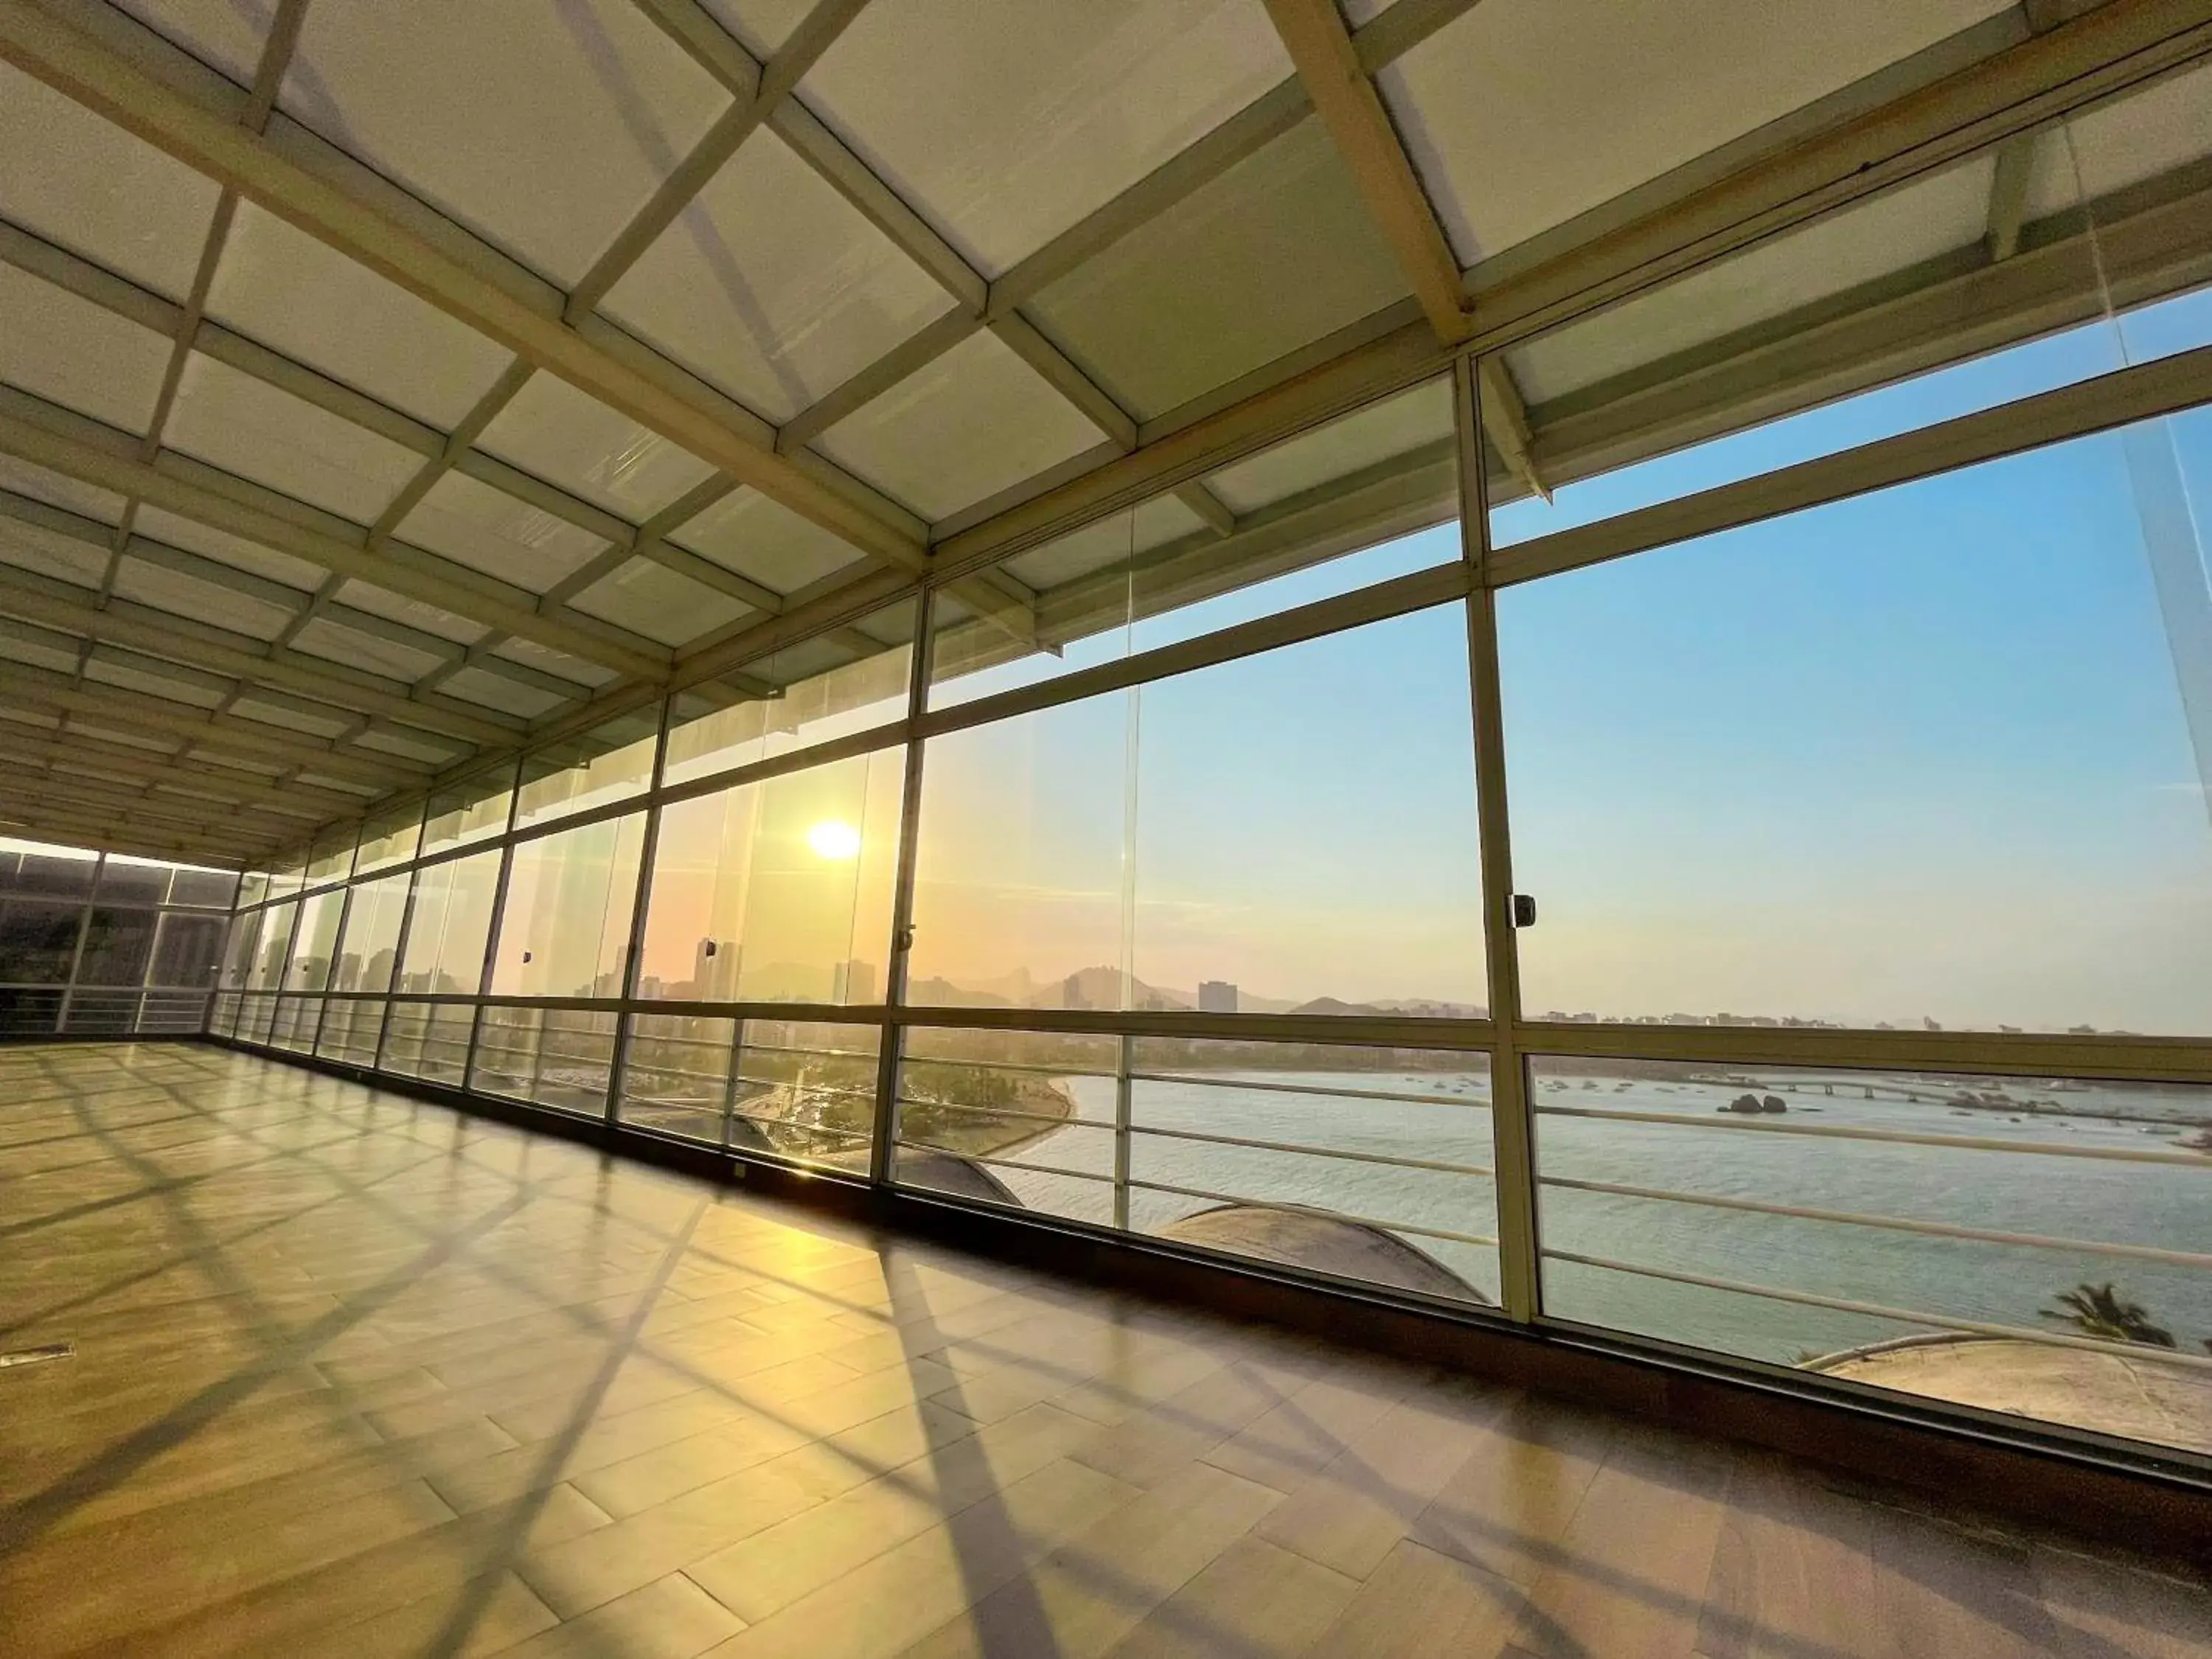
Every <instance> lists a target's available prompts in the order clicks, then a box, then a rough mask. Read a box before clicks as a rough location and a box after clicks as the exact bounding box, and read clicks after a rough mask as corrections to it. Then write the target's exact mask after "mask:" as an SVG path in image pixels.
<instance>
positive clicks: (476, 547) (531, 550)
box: [399, 472, 607, 593]
mask: <svg viewBox="0 0 2212 1659" xmlns="http://www.w3.org/2000/svg"><path fill="white" fill-rule="evenodd" d="M399 536H400V538H401V539H402V540H403V541H409V542H412V543H414V544H416V545H417V546H420V547H427V548H428V549H429V550H431V551H433V552H435V553H440V554H443V555H444V556H446V557H447V558H449V559H453V560H455V561H457V562H459V563H461V564H465V565H467V566H468V567H469V568H471V569H472V570H481V571H483V573H484V574H486V575H489V576H496V577H498V578H499V579H500V580H501V581H508V582H513V584H514V585H515V586H518V587H526V588H528V589H529V590H530V591H531V592H533V593H542V592H544V591H545V590H546V589H547V588H549V587H550V586H553V584H554V583H556V582H557V581H559V580H561V579H562V577H563V576H565V575H567V574H568V573H569V572H570V571H572V570H574V568H576V567H577V566H578V565H580V564H582V563H584V562H586V560H588V559H591V558H592V557H593V556H596V555H598V554H599V553H600V552H601V551H603V550H605V547H606V545H607V544H606V543H605V542H604V541H601V540H600V539H599V538H598V537H597V536H594V535H592V533H591V532H589V531H586V530H579V529H578V528H577V527H576V526H574V525H572V524H570V523H569V522H568V520H565V519H556V518H555V517H554V516H553V515H552V514H551V513H548V512H546V511H545V510H544V508H542V507H532V506H531V505H530V503H529V502H527V501H517V500H516V499H515V498H514V497H513V496H512V495H507V494H505V493H504V492H503V491H501V490H497V489H492V488H490V487H489V485H486V484H481V483H477V481H476V480H475V479H474V478H470V477H463V476H462V475H461V474H459V473H458V472H448V473H447V474H446V475H445V477H441V478H440V479H439V480H438V482H437V483H435V484H433V485H431V487H430V489H429V493H428V495H424V496H423V497H422V501H421V503H420V504H419V505H417V506H416V508H415V510H414V511H413V512H412V513H409V514H408V515H407V516H406V517H405V518H404V519H403V520H400V522H399Z"/></svg>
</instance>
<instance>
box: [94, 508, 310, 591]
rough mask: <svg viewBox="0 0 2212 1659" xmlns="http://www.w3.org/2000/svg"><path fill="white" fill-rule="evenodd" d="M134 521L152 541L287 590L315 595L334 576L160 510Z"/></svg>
mask: <svg viewBox="0 0 2212 1659" xmlns="http://www.w3.org/2000/svg"><path fill="white" fill-rule="evenodd" d="M134 522H135V524H136V526H137V532H138V534H140V535H141V536H143V537H145V538H147V539H148V540H149V541H156V542H164V543H167V544H168V545H169V546H171V547H181V548H185V549H189V550H191V551H192V552H194V553H197V554H201V555H203V556H205V557H207V558H210V559H214V560H216V562H219V563H222V564H227V565H229V566H231V567H232V568H234V569H239V570H243V571H246V572H248V573H249V574H252V575H256V576H265V577H267V578H268V579H269V580H270V581H276V582H283V584H284V585H285V586H287V587H297V588H301V589H303V590H306V591H309V592H312V591H313V590H314V589H315V588H318V587H319V586H322V584H323V580H324V578H325V576H327V575H328V574H330V573H329V572H327V571H325V569H324V568H322V566H320V565H319V564H313V563H310V562H308V561H307V560H306V559H295V558H294V557H293V556H291V555H290V554H289V553H279V552H277V551H276V550H275V549H273V548H267V547H264V546H262V545H261V544H260V543H258V542H250V541H247V540H246V538H245V537H243V536H234V535H232V534H231V533H230V532H228V531H227V530H216V529H215V528H213V527H212V526H208V525H204V524H201V523H200V522H198V521H197V520H194V519H186V518H181V517H179V515H178V514H176V513H170V512H167V511H165V510H164V509H162V508H161V507H143V506H142V507H140V508H139V509H138V516H137V520H135V521H134Z"/></svg>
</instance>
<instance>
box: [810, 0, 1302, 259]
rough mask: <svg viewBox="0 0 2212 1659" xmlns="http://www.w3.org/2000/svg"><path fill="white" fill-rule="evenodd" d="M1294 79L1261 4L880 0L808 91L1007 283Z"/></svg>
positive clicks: (900, 187)
mask: <svg viewBox="0 0 2212 1659" xmlns="http://www.w3.org/2000/svg"><path fill="white" fill-rule="evenodd" d="M1290 73H1291V64H1290V59H1289V58H1288V57H1287V56H1286V55H1285V52H1284V51H1283V48H1282V44H1281V41H1280V40H1279V39H1278V37H1277V36H1276V33H1275V31H1274V29H1273V26H1272V25H1271V24H1270V23H1269V22H1268V21H1267V12H1266V10H1265V9H1264V8H1263V7H1262V6H1261V4H1260V0H1116V3H1114V4H1110V5H1101V4H1099V3H1097V0H874V3H872V4H871V5H869V6H868V7H867V9H866V10H864V11H863V12H862V13H861V14H860V17H859V18H858V20H857V21H854V23H853V25H852V26H851V27H849V28H848V30H847V31H846V33H845V34H844V35H843V37H842V38H841V39H840V40H838V42H837V44H836V46H835V47H833V48H832V49H831V51H830V52H829V54H828V55H827V56H826V57H824V58H823V61H822V63H821V64H819V65H818V66H817V68H816V69H815V70H814V72H813V73H812V74H811V75H810V76H808V77H807V79H806V82H805V93H806V96H807V99H808V101H809V102H810V103H811V104H812V105H813V106H815V107H816V108H817V109H818V110H820V111H821V112H822V113H823V115H824V116H825V117H827V118H829V121H830V122H831V123H832V125H835V126H836V128H837V129H838V130H839V131H841V132H842V133H844V134H845V135H846V136H847V137H849V138H850V139H851V140H852V141H853V142H854V145H855V147H856V148H857V149H859V151H860V154H861V155H862V156H863V157H864V158H866V160H867V161H869V162H870V163H871V164H872V165H873V166H874V167H876V168H877V169H878V171H879V172H880V173H882V174H883V175H884V178H885V179H888V180H889V181H890V184H891V185H892V187H893V188H894V189H896V190H897V191H899V193H900V194H901V195H902V196H903V197H906V199H907V200H908V201H910V202H913V203H914V204H915V205H916V206H918V207H919V208H921V210H922V211H923V213H924V214H925V215H926V216H927V217H928V218H929V219H930V220H931V222H933V223H934V224H935V225H937V226H938V227H939V228H940V229H942V230H944V231H945V232H946V234H948V235H949V237H950V238H951V240H952V242H953V244H954V245H955V246H957V247H959V248H960V249H961V250H962V251H963V252H964V253H966V254H967V255H968V257H969V258H970V259H971V260H972V261H973V262H974V263H975V264H977V265H979V266H980V267H981V269H982V270H983V271H984V273H985V274H986V275H987V276H998V275H999V274H1000V272H1002V271H1004V270H1006V268H1007V267H1008V266H1009V265H1011V264H1013V263H1014V262H1015V261H1016V260H1018V259H1019V258H1022V256H1023V255H1024V254H1026V253H1030V252H1034V251H1035V250H1036V249H1037V248H1038V247H1040V246H1042V245H1043V244H1044V243H1045V242H1046V241H1048V240H1050V239H1051V238H1052V237H1053V236H1054V235H1056V234H1059V233H1060V231H1063V230H1065V229H1066V228H1068V227H1069V226H1070V225H1072V224H1073V223H1075V222H1076V221H1078V220H1079V219H1080V218H1082V217H1083V216H1085V214H1087V213H1090V212H1091V211H1092V210H1095V209H1097V208H1098V207H1100V206H1102V205H1103V204H1105V203H1107V202H1109V201H1110V200H1112V199H1113V197H1115V196H1117V195H1119V194H1120V193H1121V191H1124V190H1126V189H1127V188H1128V187H1129V186H1130V185H1133V184H1134V183H1136V182H1137V180H1138V179H1141V178H1143V177H1144V176H1145V175H1146V173H1150V172H1151V171H1152V169H1153V168H1155V167H1158V166H1160V165H1161V164H1162V163H1163V162H1164V161H1168V160H1170V158H1171V157H1173V156H1174V155H1176V153H1177V152H1178V151H1180V150H1181V149H1184V148H1185V147H1186V146H1188V144H1190V143H1192V142H1194V140H1196V139H1198V138H1200V137H1203V136H1204V135H1205V134H1206V133H1207V132H1209V131H1212V129H1213V128H1215V127H1217V126H1218V125H1221V123H1222V122H1224V121H1225V120H1227V119H1228V118H1230V117H1231V116H1232V115H1234V114H1236V113H1237V112H1238V111H1239V110H1241V109H1243V107H1244V106H1246V105H1247V104H1249V103H1251V102H1252V101H1253V100H1255V99H1256V98H1258V97H1259V96H1261V94H1263V93H1265V92H1267V90H1268V89H1269V88H1272V87H1273V86H1274V85H1275V84H1276V83H1277V82H1280V81H1282V80H1284V79H1285V78H1286V77H1287V76H1289V75H1290Z"/></svg>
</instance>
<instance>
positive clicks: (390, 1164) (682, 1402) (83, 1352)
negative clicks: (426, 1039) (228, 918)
mask: <svg viewBox="0 0 2212 1659" xmlns="http://www.w3.org/2000/svg"><path fill="white" fill-rule="evenodd" d="M56 1340H74V1341H75V1342H76V1344H77V1345H78V1353H77V1355H76V1358H73V1359H69V1360H63V1361H58V1362H54V1363H51V1364H37V1365H30V1366H23V1367H17V1368H10V1369H6V1370H0V1505H4V1508H0V1552H4V1555H0V1652H4V1653H5V1654H6V1655H8V1656H9V1659H30V1656H37V1655H46V1654H58V1653H76V1652H99V1653H103V1654H106V1653H118V1654H120V1653H132V1654H140V1653H143V1654H161V1655H165V1656H167V1655H176V1656H188V1655H239V1654H247V1655H279V1656H287V1659H289V1656H309V1655H318V1654H333V1655H346V1656H379V1655H432V1654H436V1655H449V1654H459V1653H471V1654H481V1653H493V1652H501V1653H511V1654H516V1655H541V1654H562V1655H574V1656H580V1659H617V1656H645V1655H650V1656H666V1659H683V1656H690V1655H695V1654H702V1653H712V1654H716V1655H727V1656H755V1655H765V1654H780V1655H781V1654H787V1655H793V1656H805V1659H840V1656H848V1655H877V1654H881V1655H891V1654H902V1653H915V1654H929V1655H956V1654H990V1655H994V1656H1018V1659H1030V1656H1038V1659H1073V1656H1080V1655H1104V1654H1113V1655H1117V1656H1127V1655H1137V1654H1143V1655H1166V1654H1186V1655H1196V1654H1220V1655H1234V1656H1250V1659H1257V1656H1262V1655H1273V1654H1315V1655H1331V1656H1342V1655H1370V1656H1372V1655H1392V1654H1407V1655H1424V1656H1426V1655H1454V1656H1458V1655H1468V1656H1489V1655H1498V1654H1519V1655H1528V1654H1541V1655H1562V1656H1565V1655H1575V1656H1612V1655H1635V1656H1661V1655H1687V1654H1697V1655H1703V1656H1707V1659H1723V1656H1731V1659H1732V1656H1753V1655H1771V1656H1778V1659H1831V1656H1836V1659H1841V1656H1850V1655H1877V1654H1880V1655H1887V1654H1910V1655H1916V1656H1917V1655H1926V1656H1944V1659H1949V1656H1960V1659H1966V1656H1976V1659H1978V1656H2004V1655H2028V1654H2058V1655H2063V1656H2069V1659H2111V1656H2117V1655H2143V1656H2150V1655H2158V1656H2174V1655H2180V1654H2197V1653H2208V1652H2212V1595H2208V1592H2207V1590H2206V1589H2205V1588H2204V1587H2203V1586H2202V1585H2191V1584H2189V1583H2183V1582H2180V1581H2178V1580H2176V1579H2174V1578H2172V1577H2164V1576H2160V1574H2158V1573H2155V1572H2152V1571H2145V1570H2142V1569H2140V1568H2138V1567H2137V1566H2135V1565H2129V1564H2125V1563H2121V1562H2118V1561H2116V1560H2114V1559H2111V1558H2109V1557H2106V1556H2101V1555H2097V1554H2093V1553H2086V1552H2077V1551H2074V1550H2070V1549H2068V1548H2065V1547H2061V1546H2058V1545H2055V1544H2053V1543H2051V1542H2048V1541H2041V1542H2038V1541H2025V1540H2021V1539H2015V1538H2012V1537H2009V1536H2006V1535H2003V1534H1996V1533H1993V1532H1990V1531H1987V1530H1984V1529H1977V1528H1967V1527H1964V1526H1960V1525H1956V1524H1952V1523H1948V1522H1943V1521H1940V1520H1937V1519H1936V1518H1934V1517H1932V1516H1928V1515H1925V1514H1923V1513H1921V1512H1919V1511H1918V1510H1914V1509H1911V1508H1909V1507H1899V1506H1895V1505H1893V1504H1886V1503H1883V1502H1881V1501H1878V1500H1876V1499H1875V1498H1869V1497H1868V1496H1865V1495H1862V1494H1855V1493H1851V1492H1843V1491H1838V1490H1836V1489H1835V1488H1834V1486H1832V1484H1831V1483H1829V1482H1827V1481H1826V1480H1823V1479H1822V1478H1821V1477H1820V1476H1819V1475H1818V1474H1814V1473H1812V1472H1809V1471H1807V1470H1804V1469H1801V1468H1796V1467H1794V1466H1792V1465H1789V1464H1786V1463H1784V1462H1780V1461H1779V1460H1776V1459H1772V1458H1768V1457H1765V1456H1762V1455H1753V1454H1750V1453H1747V1452H1742V1451H1740V1450H1735V1449H1728V1448H1723V1447H1718V1446H1714V1445H1710V1444H1706V1443H1701V1442H1696V1441H1690V1440H1685V1439H1680V1438H1676V1437H1670V1436H1667V1435H1664V1434H1662V1433H1659V1432H1657V1431H1653V1430H1652V1429H1650V1428H1649V1427H1645V1426H1643V1425H1636V1424H1632V1423H1627V1422H1623V1421H1618V1420H1614V1419H1607V1418H1603V1417H1600V1416H1597V1415H1594V1414H1586V1413H1579V1412H1577V1411H1574V1410H1572V1409H1569V1408H1566V1407H1561V1406H1559V1405H1557V1404H1553V1403H1547V1402H1540V1401H1534V1400H1532V1399H1528V1398H1525V1397H1522V1396H1519V1395H1514V1394H1512V1393H1510V1392H1507V1391H1504V1390H1500V1389H1494V1388H1489V1387H1485V1386H1480V1385H1477V1384H1474V1383H1469V1382H1467V1381H1465V1380H1462V1379H1455V1378H1453V1377H1450V1376H1439V1375H1437V1374H1435V1373H1433V1372H1430V1371H1425V1370H1418V1369H1412V1368H1401V1367H1396V1366H1393V1365H1390V1364H1385V1363H1383V1362H1380V1361H1377V1360H1375V1359H1373V1358H1361V1357H1358V1356H1353V1355H1347V1354H1343V1353H1337V1352H1329V1351H1327V1350H1324V1349H1322V1348H1321V1347H1319V1346H1316V1345H1315V1344H1312V1343H1310V1342H1306V1341H1302V1340H1296V1339H1293V1338H1290V1337H1286V1336H1282V1335H1279V1334H1270V1333H1267V1332H1264V1331H1255V1330H1249V1329H1243V1328H1233V1327H1229V1326H1225V1325H1221V1324H1218V1323H1216V1322H1211V1321H1208V1320H1206V1319H1203V1318H1200V1317H1198V1316H1194V1315H1188V1314H1183V1313H1179V1312H1173V1311H1164V1310H1159V1309H1157V1308H1150V1307H1146V1306H1142V1305H1139V1304H1131V1303H1127V1302H1123V1301H1118V1300H1115V1299H1113V1298H1110V1297H1104V1296H1102V1295H1100V1294H1098V1293H1097V1292H1095V1291H1090V1290H1087V1289H1084V1288H1080V1287H1077V1286H1073V1285H1061V1284H1056V1283H1054V1282H1053V1281H1052V1280H1050V1279H1048V1278H1045V1277H1043V1276H1042V1275H1037V1274H1030V1273H1021V1272H1018V1271H1013V1270H1011V1269H1009V1268H1006V1267H1002V1266H998V1265H994V1264H988V1263H979V1262H976V1261H969V1260H966V1259H963V1258H960V1257H957V1256H954V1255H951V1254H949V1253H947V1252H945V1251H943V1250H939V1249H933V1248H925V1247H919V1246H916V1245H915V1244H912V1243H904V1242H901V1241H897V1240H888V1239H881V1238H873V1237H866V1236H863V1235H861V1234H860V1233H857V1232H855V1231H851V1230H849V1229H846V1228H843V1227H841V1226H839V1225H833V1224H831V1223H829V1222H825V1221H823V1220H822V1219H820V1218H816V1217H812V1216H811V1215H808V1214H805V1213H803V1212H793V1211H789V1210H785V1209H781V1208H777V1207H775V1206H769V1205H768V1204H765V1203H763V1202H762V1201H761V1200H755V1199H749V1198H746V1197H744V1196H742V1195H739V1194H731V1193H725V1192H720V1191H717V1190H715V1189H712V1188H707V1187H703V1186H701V1185H697V1184H695V1183H692V1182H687V1181H684V1180H682V1179H679V1178H677V1177H674V1176H668V1175H665V1174H663V1173H660V1172H658V1171H655V1170H650V1169H646V1168H642V1167H638V1166H635V1165H630V1164H622V1163H619V1162H615V1161H612V1160H606V1159H602V1158H599V1157H598V1156H597V1155H595V1154H593V1153H592V1152H588V1151H586V1150H584V1149H581V1148H579V1147H576V1146H570V1145H566V1144H563V1143H561V1142H558V1141H553V1140H546V1139H537V1138H534V1137H532V1136H530V1135H528V1134H526V1133H520V1132H518V1131H515V1130H512V1129H507V1128H504V1127H496V1126H493V1125H488V1124H483V1123H479V1122H475V1121H470V1120H467V1119H464V1118H461V1117H459V1116H457V1115H454V1114H453V1113H452V1112H449V1111H447V1110H445V1109H441V1108H438V1107H434V1106H428V1105H424V1104H420V1103H414V1102H410V1101H409V1100H407V1099H404V1098H403V1097H397V1096H392V1095H380V1094H376V1093H373V1092H371V1091H368V1090H365V1089H362V1088H359V1087H356V1086H354V1085H348V1084H343V1083H339V1082H336V1081H334V1080H331V1079H326V1078H323V1077H319V1076H317V1075H314V1074H312V1073H307V1072H303V1071H300V1070H297V1069H295V1068H291V1067H287V1066H280V1065H276V1064H274V1063H270V1062H266V1061H261V1060H252V1059H249V1058H246V1057H242V1056H237V1055H233V1054H225V1053H222V1052H219V1051H216V1050H213V1049H207V1048H197V1047H183V1046H167V1047H131V1046H128V1045H116V1046H113V1047H106V1048H90V1047H68V1048H63V1047H54V1048H11V1049H5V1050H0V1350H9V1351H12V1350H21V1349H25V1348H28V1347H31V1346H34V1345H37V1344H40V1343H42V1342H48V1341H56Z"/></svg>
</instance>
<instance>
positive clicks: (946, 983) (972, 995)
mask: <svg viewBox="0 0 2212 1659" xmlns="http://www.w3.org/2000/svg"><path fill="white" fill-rule="evenodd" d="M906 1000H907V1001H908V1003H910V1004H914V1005H916V1006H921V1007H925V1008H1012V1007H1016V1006H1019V1005H1018V1004H1016V1003H1014V1002H1012V1001H1010V1000H1008V999H1006V998H1005V997H1002V996H995V995H994V994H992V993H990V992H988V991H971V990H969V988H968V987H966V986H964V985H955V984H954V983H953V982H952V981H951V980H949V979H918V980H916V981H914V983H913V984H911V985H909V986H908V987H906Z"/></svg>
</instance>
